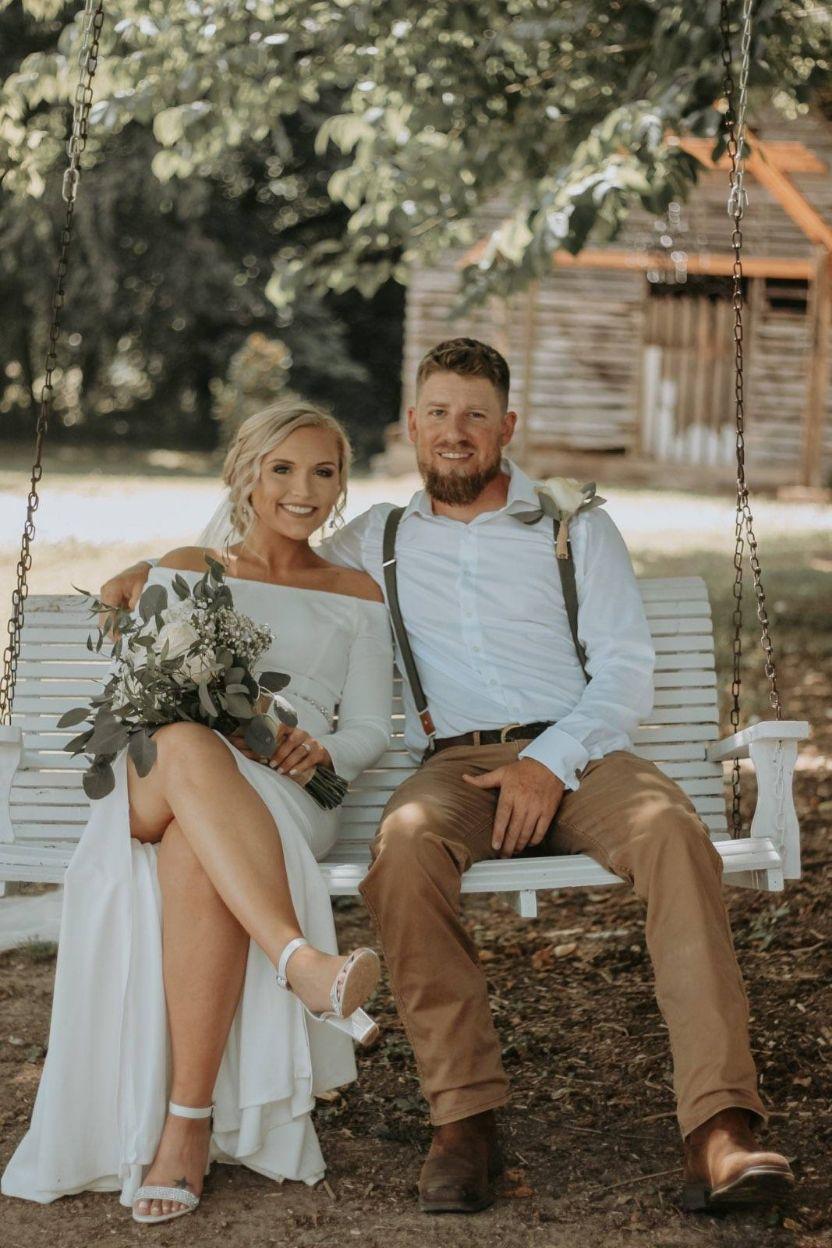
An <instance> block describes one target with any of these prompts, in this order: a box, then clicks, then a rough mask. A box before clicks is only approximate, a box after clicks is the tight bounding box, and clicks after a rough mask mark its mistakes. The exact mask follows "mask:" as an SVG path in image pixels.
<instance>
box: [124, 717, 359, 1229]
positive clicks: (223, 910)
mask: <svg viewBox="0 0 832 1248" xmlns="http://www.w3.org/2000/svg"><path fill="white" fill-rule="evenodd" d="M154 740H155V741H156V745H157V747H158V755H157V760H156V762H155V764H154V766H153V768H152V769H151V771H150V773H149V775H147V776H146V777H145V778H144V779H140V778H139V776H138V774H137V772H136V771H135V768H134V767H133V765H132V763H128V795H129V801H130V832H131V835H132V836H134V837H135V838H136V839H137V840H140V841H143V842H146V843H151V844H154V843H159V851H158V858H157V867H158V875H159V885H160V889H161V894H162V951H163V972H164V982H165V996H166V1001H167V1011H168V1021H169V1028H170V1037H171V1061H172V1080H171V1089H170V1099H171V1100H172V1101H175V1102H177V1103H179V1104H182V1105H189V1106H195V1107H196V1106H204V1105H208V1104H210V1103H211V1097H212V1093H213V1088H214V1083H215V1081H216V1077H217V1073H218V1071H219V1067H220V1062H221V1060H222V1054H223V1051H224V1048H225V1043H226V1039H227V1037H228V1032H229V1029H230V1027H231V1023H232V1021H233V1019H234V1013H235V1011H236V1008H237V1003H238V1001H239V998H240V993H241V991H242V986H243V980H244V976H245V967H246V958H247V954H248V942H249V937H251V939H253V940H254V941H256V942H257V944H258V945H259V946H260V947H261V949H262V950H263V951H264V953H265V954H266V956H267V957H268V958H269V959H270V960H271V961H272V963H273V964H275V965H276V964H277V961H278V958H279V956H280V953H281V951H282V950H283V948H284V947H285V945H286V944H287V943H288V942H289V941H290V940H292V939H294V938H295V937H296V936H299V935H301V931H300V925H299V923H298V919H297V915H296V914H295V910H294V906H293V904H292V898H291V895H290V892H289V883H288V879H287V876H286V868H285V864H284V858H283V849H282V846H281V842H280V837H279V836H278V835H277V833H276V830H275V823H274V819H273V818H272V815H271V814H270V812H269V810H268V808H267V806H266V805H265V803H264V802H263V801H262V799H261V798H260V796H259V795H258V794H257V793H256V792H255V790H254V789H253V788H252V787H251V785H250V784H249V783H248V781H247V780H246V779H245V777H244V776H243V775H242V774H241V772H240V770H239V768H238V767H237V763H236V761H235V759H234V757H233V755H232V753H231V751H230V750H229V749H228V747H227V746H225V745H224V744H223V743H222V741H220V740H219V738H218V737H217V736H216V734H215V733H213V732H211V730H210V729H208V728H204V727H201V726H200V725H198V724H186V723H182V724H171V725H168V726H167V727H165V728H162V729H160V730H159V731H158V732H157V733H156V735H155V737H154ZM344 961H345V958H344V957H342V956H340V955H330V954H326V953H323V952H321V951H320V950H317V949H314V948H312V947H303V948H300V949H298V951H297V952H296V953H295V954H293V955H292V958H291V961H290V963H289V966H290V967H291V974H289V983H290V986H291V988H292V989H293V991H294V992H295V993H296V994H297V995H298V996H299V997H300V998H301V1000H302V1001H303V1002H304V1003H305V1004H306V1005H307V1006H308V1007H309V1008H310V1009H312V1010H323V1009H326V1008H327V1007H328V1005H329V990H330V986H331V984H332V981H333V979H334V978H335V976H336V974H337V971H338V970H339V969H340V967H341V965H342V964H343V963H344ZM209 1136H210V1120H205V1119H189V1118H180V1117H175V1116H173V1115H168V1117H167V1119H166V1122H165V1127H164V1130H163V1132H162V1137H161V1139H160V1141H159V1147H158V1149H157V1152H156V1156H155V1158H154V1160H153V1164H152V1166H151V1168H150V1170H149V1171H148V1173H147V1175H146V1176H145V1179H144V1182H145V1183H146V1184H148V1185H151V1184H158V1185H161V1186H168V1187H170V1186H182V1185H186V1186H187V1187H188V1189H189V1190H190V1191H191V1192H193V1193H194V1195H196V1196H198V1195H200V1193H201V1190H202V1183H203V1176H204V1171H205V1163H206V1160H207V1155H208V1145H209ZM179 1208H181V1202H170V1201H156V1200H154V1201H141V1202H139V1204H138V1206H137V1211H138V1212H139V1213H140V1214H147V1213H150V1214H154V1215H155V1214H159V1213H168V1212H172V1211H174V1210H176V1209H179Z"/></svg>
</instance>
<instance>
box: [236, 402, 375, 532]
mask: <svg viewBox="0 0 832 1248" xmlns="http://www.w3.org/2000/svg"><path fill="white" fill-rule="evenodd" d="M309 428H311V429H328V430H329V431H330V432H331V433H334V434H335V436H336V438H337V441H338V483H339V485H340V487H341V489H340V491H339V494H338V498H337V500H336V502H335V508H334V512H333V521H332V523H333V525H337V524H343V522H344V505H345V504H346V501H347V481H348V479H349V472H350V465H351V463H352V447H351V446H350V440H349V437H348V436H347V431H346V430H345V429H344V427H343V425H342V424H341V423H340V421H338V420H336V419H335V417H334V416H330V414H329V412H326V411H324V410H323V408H320V407H316V406H315V404H314V403H307V402H306V401H305V400H304V399H300V398H298V397H296V396H294V395H293V396H289V397H287V398H283V399H278V401H277V402H276V403H272V404H270V405H269V407H266V408H264V409H263V411H262V412H255V414H254V415H253V416H249V417H248V419H247V420H244V421H243V423H242V424H241V425H240V428H239V429H238V430H237V433H236V435H235V437H234V441H233V442H232V443H231V446H230V447H229V448H228V453H227V455H226V457H225V463H224V464H223V469H222V479H223V481H224V482H225V484H226V486H227V487H228V493H229V499H230V503H231V517H230V523H231V528H232V529H233V530H234V531H235V532H237V533H239V534H240V538H241V540H242V541H245V540H246V538H247V537H248V535H249V533H250V532H251V530H252V528H253V527H254V522H255V520H256V515H255V512H254V508H253V507H252V505H251V494H252V491H253V489H254V487H255V486H256V484H257V482H258V481H259V479H260V465H261V464H262V462H263V460H264V458H265V457H266V455H268V454H269V452H270V451H273V450H274V448H275V447H276V446H279V445H280V443H281V442H283V441H285V439H286V438H288V437H289V435H290V434H292V433H294V432H295V430H296V429H309Z"/></svg>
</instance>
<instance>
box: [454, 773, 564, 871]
mask: <svg viewBox="0 0 832 1248" xmlns="http://www.w3.org/2000/svg"><path fill="white" fill-rule="evenodd" d="M463 778H464V779H465V780H467V781H468V783H469V784H472V785H474V786H475V787H476V788H478V789H499V790H500V799H499V801H498V802H497V811H496V814H495V816H494V831H493V833H492V836H491V844H492V847H493V848H494V849H495V850H496V851H497V853H498V854H499V856H500V857H501V858H510V857H511V856H512V854H519V853H520V852H521V851H522V850H524V849H525V848H526V846H527V845H539V844H540V842H541V841H542V840H543V838H544V836H545V835H546V830H547V828H548V827H549V824H550V823H551V822H552V820H553V819H554V817H555V814H556V813H557V809H558V806H560V803H561V799H562V798H563V794H564V792H565V787H566V786H565V785H564V783H563V781H562V780H559V779H558V777H557V776H556V775H555V774H554V773H553V772H551V771H550V770H549V768H548V767H544V765H543V763H538V762H537V760H536V759H534V758H518V760H517V762H516V763H507V764H506V766H505V767H497V768H496V770H495V771H487V772H485V774H484V775H482V776H464V777H463Z"/></svg>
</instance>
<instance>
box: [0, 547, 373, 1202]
mask: <svg viewBox="0 0 832 1248" xmlns="http://www.w3.org/2000/svg"><path fill="white" fill-rule="evenodd" d="M172 575H173V574H172V573H171V572H170V571H169V570H168V569H165V568H155V569H154V570H153V572H152V573H151V578H150V579H151V582H152V583H156V584H163V585H169V583H170V581H171V579H172ZM183 575H185V577H186V578H187V579H188V580H189V581H190V582H191V583H193V582H194V581H196V580H197V579H198V574H197V573H184V574H183ZM228 583H229V586H230V588H231V590H232V593H233V596H234V604H235V606H236V607H237V608H238V609H239V610H241V611H244V612H245V613H246V614H248V615H250V616H251V617H252V618H254V619H256V620H257V621H258V622H260V623H264V624H268V625H270V626H271V628H272V629H273V631H274V634H275V639H276V640H275V642H274V644H273V646H272V647H271V649H270V650H269V652H268V654H267V655H265V656H264V657H263V658H262V659H261V660H260V662H259V664H258V666H259V667H260V668H261V670H276V671H281V672H286V673H287V674H289V675H290V676H291V684H290V685H289V686H288V687H287V689H286V690H285V696H286V697H287V698H289V699H290V700H291V701H292V702H293V704H294V706H295V708H296V710H297V712H298V718H299V722H300V725H301V727H302V728H305V729H306V730H307V731H308V732H310V733H311V734H312V735H313V736H315V737H317V738H318V740H323V741H324V742H325V744H326V746H327V748H328V750H329V752H330V754H331V756H332V761H333V766H334V767H335V770H336V771H337V772H338V773H339V774H340V775H342V776H344V778H345V779H352V778H354V777H355V776H357V775H358V774H359V773H360V772H361V771H363V770H364V768H365V767H367V766H369V765H370V764H371V763H372V762H374V761H375V759H376V758H377V757H378V756H379V755H380V754H381V753H382V752H383V750H384V749H385V748H386V746H387V742H388V740H389V733H390V710H391V689H392V665H393V656H392V645H391V638H390V625H389V622H388V617H387V611H386V608H385V607H384V605H383V604H382V603H377V602H369V601H364V600H361V599H357V598H349V597H345V596H343V595H338V594H332V593H326V592H323V591H318V590H298V589H294V588H292V587H289V586H281V585H270V584H264V583H262V582H258V581H245V580H237V579H229V582H228ZM336 706H337V707H338V730H337V732H335V733H333V732H332V724H331V717H332V713H333V711H334V709H335V708H336ZM220 739H221V740H225V739H224V738H220ZM225 744H226V745H227V746H228V749H230V750H232V751H233V753H234V757H235V759H236V761H237V765H238V767H239V768H240V771H241V772H242V773H243V775H244V776H245V777H246V779H247V780H248V781H249V783H250V784H251V785H252V787H253V788H254V789H256V791H257V792H258V793H259V794H260V796H261V797H262V799H263V800H264V801H265V803H266V804H267V806H268V807H269V810H270V811H271V812H272V814H273V816H274V820H275V824H276V828H277V829H278V830H279V834H280V838H281V842H282V845H283V853H284V857H285V861H286V870H287V873H288V877H289V884H290V888H291V893H292V899H293V901H294V904H295V909H296V911H297V914H298V918H299V920H300V924H301V928H302V930H303V932H304V935H305V936H306V937H307V938H308V939H309V940H310V941H311V942H312V943H313V944H314V945H317V946H318V948H320V949H324V950H326V951H328V952H330V953H335V952H337V944H336V938H335V927H334V923H333V917H332V908H331V905H330V900H329V894H328V892H327V889H326V886H325V884H324V882H323V879H322V877H321V874H320V871H319V869H318V867H317V865H316V859H318V858H323V857H325V856H326V854H327V853H328V851H329V849H330V848H331V847H332V845H333V843H334V841H335V839H336V835H337V822H338V811H323V810H322V809H321V808H320V807H319V806H318V805H317V804H316V803H315V801H314V800H313V799H312V798H311V797H309V795H308V794H307V793H306V792H305V791H304V790H303V789H302V788H301V787H300V786H299V785H297V784H295V783H294V781H292V780H289V779H288V778H287V777H285V776H280V775H278V774H277V773H276V772H275V771H273V770H271V769H270V768H268V767H265V766H263V765H262V764H259V763H255V762H253V761H252V760H250V759H248V758H246V757H245V756H244V755H243V754H241V753H240V752H239V751H238V750H235V749H234V748H233V746H231V745H230V744H229V743H228V742H227V741H225ZM114 767H115V773H116V786H115V789H114V791H113V792H112V793H111V794H110V795H109V796H108V797H106V798H104V799H102V800H99V801H96V802H93V803H92V808H91V815H90V819H89V821H88V823H87V825H86V828H85V829H84V832H83V834H82V836H81V839H80V841H79V844H78V847H77V850H76V852H75V854H74V856H73V859H72V861H71V863H70V865H69V868H68V870H67V872H66V884H65V892H64V902H63V914H62V920H61V931H60V940H59V947H58V964H57V973H56V980H55V994H54V1000H53V1006H52V1022H51V1027H50V1033H49V1049H48V1054H47V1058H46V1064H45V1067H44V1071H43V1076H42V1078H41V1082H40V1087H39V1089H38V1094H37V1100H36V1102H35V1108H34V1113H33V1115H32V1122H31V1126H30V1128H29V1131H28V1133H27V1134H26V1136H25V1137H24V1139H23V1140H22V1142H21V1143H20V1145H19V1147H18V1149H17V1151H16V1152H15V1154H14V1156H13V1157H12V1159H11V1161H10V1162H9V1165H8V1167H7V1169H6V1171H5V1173H4V1175H3V1179H2V1191H3V1193H4V1194H5V1195H8V1196H19V1197H23V1198H24V1199H27V1200H34V1201H39V1202H41V1203H45V1202H48V1201H52V1200H55V1199H57V1197H59V1196H66V1195H69V1194H70V1193H73V1192H79V1191H83V1190H93V1191H119V1192H120V1194H121V1195H120V1199H121V1203H122V1204H123V1205H130V1204H131V1203H132V1200H133V1197H134V1195H135V1193H136V1190H137V1189H138V1187H139V1186H140V1185H141V1183H142V1179H143V1176H144V1173H145V1171H146V1169H147V1167H148V1166H149V1165H150V1163H151V1161H152V1160H153V1156H154V1154H155V1152H156V1147H157V1144H158V1140H159V1136H160V1134H161V1130H162V1126H163V1123H164V1119H165V1113H166V1107H167V1100H168V1086H169V1077H170V1061H169V1040H168V1030H167V1016H166V1007H165V994H164V985H163V980H162V939H161V899H160V893H159V885H158V881H157V876H156V847H155V846H152V845H145V844H142V843H140V842H139V841H136V840H133V839H131V837H130V831H129V816H128V802H127V767H126V758H125V756H124V754H122V755H120V756H119V757H118V758H117V759H116V762H115V764H114ZM229 831H230V832H233V830H232V829H230V830H229ZM275 835H277V831H276V833H275ZM355 1077H356V1068H355V1060H354V1056H353V1047H352V1041H351V1040H350V1039H349V1038H348V1037H346V1036H344V1035H343V1034H341V1033H339V1032H337V1031H336V1030H335V1029H333V1028H332V1027H328V1026H326V1024H323V1023H317V1022H314V1021H313V1020H311V1019H309V1017H308V1015H306V1013H305V1012H304V1011H303V1009H302V1007H301V1005H300V1003H299V1001H298V1000H297V998H296V997H294V996H293V995H292V994H291V993H290V992H288V991H286V990H283V989H280V988H278V987H277V984H276V983H275V973H274V968H273V966H272V965H271V963H270V962H269V961H268V959H267V958H266V956H265V954H264V953H263V951H262V950H261V949H260V948H259V946H257V945H255V944H254V943H253V942H252V943H251V944H250V946H249V955H248V963H247V967H246V975H245V983H244V987H243V992H242V997H241V1000H240V1003H239V1006H238V1009H237V1013H236V1016H235V1018H234V1022H233V1024H232V1027H231V1032H230V1034H229V1037H228V1042H227V1044H226V1048H225V1052H224V1055H223V1059H222V1065H221V1067H220V1071H219V1075H218V1077H217V1081H216V1086H215V1089H214V1098H213V1100H214V1106H215V1110H214V1124H213V1133H212V1139H211V1158H212V1159H214V1160H217V1161H221V1162H230V1163H242V1164H244V1165H247V1166H249V1167H250V1168H251V1169H252V1170H256V1171H258V1172H259V1173H260V1174H264V1175H267V1176H268V1177H270V1178H274V1179H278V1180H282V1179H300V1180H302V1181H303V1182H305V1183H315V1182H317V1181H318V1180H319V1179H321V1178H322V1177H323V1175H324V1171H325V1165H324V1159H323V1156H322V1153H321V1150H320V1146H319V1144H318V1139H317V1136H316V1134H315V1129H314V1127H313V1125H312V1121H311V1118H310V1111H311V1109H312V1107H313V1105H314V1101H315V1095H316V1093H321V1092H325V1091H327V1090H328V1089H331V1088H335V1087H340V1086H342V1085H343V1084H345V1083H349V1082H350V1081H351V1080H353V1079H354V1078H355Z"/></svg>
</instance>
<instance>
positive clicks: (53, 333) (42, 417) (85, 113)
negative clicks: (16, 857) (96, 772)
mask: <svg viewBox="0 0 832 1248" xmlns="http://www.w3.org/2000/svg"><path fill="white" fill-rule="evenodd" d="M81 20H82V23H83V24H82V34H81V48H80V51H79V55H78V64H79V67H80V77H79V80H78V85H77V87H76V89H75V96H74V101H73V110H72V133H71V135H70V137H69V140H68V142H67V155H68V157H69V167H68V168H67V170H66V172H65V173H64V178H63V184H62V188H61V193H62V195H63V198H64V200H65V202H66V214H65V217H64V223H63V227H62V229H61V238H60V254H59V257H58V276H57V281H56V284H55V292H54V294H53V296H52V318H51V322H50V326H49V346H48V349H47V353H46V368H45V373H44V382H43V386H42V387H41V393H40V412H39V414H38V420H37V426H36V429H35V461H34V464H33V465H32V477H31V482H30V486H29V495H28V498H27V500H26V521H25V523H24V526H23V537H22V539H21V543H20V557H19V559H18V563H17V584H16V586H15V589H14V591H13V593H12V611H11V616H10V617H9V621H8V625H7V631H8V634H9V642H8V645H7V646H6V648H5V650H4V652H3V674H2V676H0V724H3V723H6V724H8V723H11V714H12V703H13V701H14V690H15V685H16V684H17V664H18V660H19V658H20V634H21V630H22V628H23V621H24V604H25V602H26V598H27V596H28V594H29V585H28V575H29V572H30V570H31V567H32V554H31V545H32V542H33V541H34V538H35V520H34V517H35V512H36V511H37V509H38V504H39V502H40V499H39V497H38V483H39V481H40V479H41V477H42V476H43V467H42V462H41V461H42V459H43V443H44V438H45V437H46V429H47V425H48V423H49V418H50V416H51V414H52V404H53V397H54V395H53V386H52V374H53V372H54V369H55V363H56V359H57V351H56V347H57V342H58V334H59V332H60V322H61V312H62V310H63V306H64V297H65V287H64V281H65V278H66V271H67V260H68V257H69V245H70V241H71V238H72V219H73V214H74V211H75V197H76V194H77V191H78V180H79V177H80V168H79V162H80V158H81V154H82V152H83V151H84V148H85V147H86V143H87V125H88V121H89V112H90V105H91V104H92V83H93V78H94V77H95V71H96V68H97V66H98V44H99V38H100V35H101V27H102V25H103V22H104V5H103V0H86V3H85V6H84V13H83V17H82V19H81Z"/></svg>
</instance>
